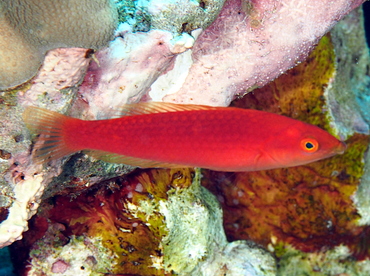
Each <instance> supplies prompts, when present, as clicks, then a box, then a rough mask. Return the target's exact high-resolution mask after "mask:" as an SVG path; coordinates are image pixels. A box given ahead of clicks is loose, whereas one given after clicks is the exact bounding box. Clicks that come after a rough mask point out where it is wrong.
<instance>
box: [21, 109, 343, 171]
mask: <svg viewBox="0 0 370 276" xmlns="http://www.w3.org/2000/svg"><path fill="white" fill-rule="evenodd" d="M23 118H24V120H25V122H26V125H27V127H28V128H29V129H30V130H32V131H33V132H36V133H38V134H40V136H39V141H38V142H37V143H36V144H35V151H34V155H35V159H36V160H37V161H39V162H40V161H42V162H43V161H46V160H48V159H56V158H61V157H63V156H65V155H69V154H71V153H74V152H77V151H81V150H87V154H90V155H92V156H94V157H97V158H99V159H102V160H105V161H108V162H113V163H124V164H128V165H132V166H138V167H145V168H148V167H200V168H207V169H212V170H217V171H256V170H266V169H273V168H281V167H290V166H297V165H302V164H306V163H309V162H313V161H316V160H319V159H323V158H327V157H330V156H333V155H335V154H338V153H343V151H344V150H345V148H346V146H345V144H344V143H343V142H341V141H339V140H338V139H336V138H335V137H333V136H332V135H330V134H329V133H328V132H326V131H324V130H322V129H320V128H318V127H316V126H313V125H310V124H307V123H304V122H301V121H297V120H294V119H291V118H288V117H285V116H281V115H277V114H273V113H268V112H263V111H257V110H251V109H239V108H232V107H210V106H199V105H177V104H170V103H153V102H152V103H138V104H131V105H126V106H125V107H124V111H123V113H122V117H120V118H116V119H109V120H96V121H84V120H80V119H75V118H71V117H68V116H65V115H62V114H59V113H56V112H52V111H48V110H45V109H41V108H36V107H28V108H27V109H26V111H25V112H24V114H23ZM40 140H41V141H40Z"/></svg>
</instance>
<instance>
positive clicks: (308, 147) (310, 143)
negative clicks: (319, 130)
mask: <svg viewBox="0 0 370 276" xmlns="http://www.w3.org/2000/svg"><path fill="white" fill-rule="evenodd" d="M301 148H302V149H303V151H305V152H310V153H312V152H316V151H317V150H318V149H319V143H318V142H317V141H316V140H315V139H312V138H306V139H302V141H301Z"/></svg>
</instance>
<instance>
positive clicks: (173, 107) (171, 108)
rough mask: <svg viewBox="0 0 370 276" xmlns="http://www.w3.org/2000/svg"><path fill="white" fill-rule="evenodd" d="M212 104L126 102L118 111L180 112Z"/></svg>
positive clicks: (132, 113) (121, 113)
mask: <svg viewBox="0 0 370 276" xmlns="http://www.w3.org/2000/svg"><path fill="white" fill-rule="evenodd" d="M211 109H215V107H213V106H206V105H193V104H174V103H163V102H146V103H134V104H126V105H124V106H123V107H122V110H121V111H120V114H119V115H120V116H134V115H142V114H152V113H166V112H179V111H180V112H181V111H189V110H211Z"/></svg>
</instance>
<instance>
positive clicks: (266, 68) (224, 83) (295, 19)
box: [165, 0, 363, 105]
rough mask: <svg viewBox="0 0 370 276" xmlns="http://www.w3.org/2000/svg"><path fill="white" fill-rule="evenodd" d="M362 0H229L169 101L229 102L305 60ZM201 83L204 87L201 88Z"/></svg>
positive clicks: (196, 48)
mask: <svg viewBox="0 0 370 276" xmlns="http://www.w3.org/2000/svg"><path fill="white" fill-rule="evenodd" d="M362 2H363V0H350V1H349V0H337V1H329V0H311V1H306V0H279V1H276V0H251V1H248V0H228V1H227V2H226V3H225V6H224V8H223V10H222V11H221V13H220V15H219V17H218V18H217V19H216V21H215V22H213V24H212V25H211V26H210V27H209V28H207V29H206V30H205V31H204V32H203V33H202V34H201V35H200V37H199V38H198V40H197V41H196V44H195V45H194V48H193V53H192V60H193V64H192V65H191V67H190V69H189V73H188V75H187V77H186V79H185V81H184V84H183V86H182V87H181V89H180V90H179V91H178V92H176V93H175V94H172V95H169V96H167V97H166V98H165V99H166V100H167V101H174V102H179V103H181V102H183V103H198V104H202V103H203V104H212V105H228V104H229V103H230V101H231V100H233V98H234V97H235V96H236V95H238V94H245V93H247V92H248V91H250V90H252V89H253V88H255V87H258V86H262V85H264V84H266V83H268V82H269V81H271V80H273V79H275V78H276V77H278V76H279V75H280V74H282V73H283V72H285V71H286V70H287V69H289V68H291V67H293V66H295V65H296V64H297V63H299V62H300V61H302V60H304V59H305V58H306V57H307V55H308V53H309V52H310V51H311V50H312V48H313V47H314V46H315V44H316V43H317V42H318V40H319V39H320V38H321V37H322V36H323V35H324V34H325V33H326V32H327V31H329V30H330V29H331V28H332V27H333V26H334V24H335V23H336V22H337V21H339V20H340V19H341V18H342V17H343V16H344V15H346V14H347V13H348V12H349V11H351V10H352V9H354V8H355V7H357V6H359V5H360V4H361V3H362ZM199 87H202V89H199Z"/></svg>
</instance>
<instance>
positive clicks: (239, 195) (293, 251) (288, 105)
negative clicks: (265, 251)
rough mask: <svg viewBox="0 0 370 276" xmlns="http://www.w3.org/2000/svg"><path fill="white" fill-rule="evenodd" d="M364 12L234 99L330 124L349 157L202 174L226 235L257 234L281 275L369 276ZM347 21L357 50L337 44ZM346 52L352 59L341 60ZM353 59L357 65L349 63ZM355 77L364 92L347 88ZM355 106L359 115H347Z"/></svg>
mask: <svg viewBox="0 0 370 276" xmlns="http://www.w3.org/2000/svg"><path fill="white" fill-rule="evenodd" d="M360 16H361V11H360V10H357V11H355V12H354V13H352V14H351V15H349V16H348V17H346V18H345V20H344V21H343V22H342V23H340V24H339V26H338V27H335V29H334V32H332V33H331V35H330V36H326V37H324V38H323V39H322V40H321V41H320V43H319V44H318V46H317V48H316V49H315V50H314V52H313V53H312V54H311V55H310V56H309V57H308V59H307V60H306V61H305V62H303V63H301V64H300V65H299V66H297V67H296V68H294V69H291V70H290V71H288V72H287V74H285V75H283V76H281V77H279V78H278V79H276V80H275V81H274V82H272V83H269V84H268V85H266V86H265V87H263V88H260V89H256V90H254V91H253V92H251V93H249V94H248V95H246V96H245V97H244V98H242V99H239V100H236V101H235V102H234V103H233V104H234V105H236V106H243V107H247V108H257V109H264V110H269V111H273V112H277V113H283V114H286V115H288V116H290V117H293V118H299V119H300V120H305V121H307V122H311V123H314V124H317V125H320V126H321V127H322V128H327V129H330V128H332V131H333V133H336V134H337V135H340V136H342V137H345V138H346V139H347V140H346V143H347V147H348V148H347V151H346V152H345V154H344V155H341V156H336V157H334V158H331V159H328V160H323V161H319V162H316V163H312V164H309V165H307V166H301V167H296V168H287V169H278V170H270V171H261V172H250V173H232V174H231V173H229V174H222V173H219V172H207V171H205V172H204V175H205V179H204V184H205V186H206V187H207V188H209V189H210V190H211V191H213V192H214V193H215V194H216V195H217V197H218V199H219V201H220V202H221V203H222V206H223V209H224V226H225V231H226V234H227V236H228V239H229V240H239V239H251V240H253V241H255V242H257V243H259V244H263V245H264V246H265V247H266V248H269V250H270V251H272V252H274V254H275V256H276V257H277V258H278V264H279V269H278V275H303V274H305V273H307V275H308V274H309V275H323V274H324V275H338V273H348V275H367V274H366V271H368V270H369V262H368V261H367V259H368V258H369V256H370V255H369V254H370V252H369V243H368V241H367V239H368V234H369V227H368V226H361V224H364V223H366V222H367V221H368V220H369V215H368V209H369V207H368V206H369V205H368V193H367V191H368V179H367V177H366V175H364V172H366V171H368V167H369V163H368V162H367V159H368V157H366V151H367V149H368V145H369V136H368V132H367V130H368V128H367V126H366V123H365V121H364V119H362V117H361V114H362V112H361V107H362V106H360V105H359V104H358V101H357V100H356V97H357V96H359V95H361V96H362V97H366V95H368V93H369V92H368V91H366V90H364V89H363V86H362V85H366V83H367V81H368V80H367V77H365V78H362V79H361V75H366V72H367V70H368V69H367V66H366V64H368V59H367V58H366V57H367V56H368V53H367V48H366V44H365V41H364V38H363V36H362V35H363V32H362V30H361V28H362V27H361V20H359V19H360V18H361V17H360ZM354 23H355V24H354ZM347 24H354V25H353V26H358V30H359V33H357V34H353V36H352V37H349V38H348V39H349V40H350V39H351V38H352V39H353V40H352V43H354V41H355V43H357V45H358V44H361V45H362V47H359V46H357V47H359V48H357V49H356V47H355V48H353V50H354V52H352V49H351V48H347V46H346V45H348V44H349V43H350V41H351V40H350V41H347V40H346V43H343V44H339V45H341V46H342V47H340V46H339V45H338V44H336V43H337V42H338V41H340V40H339V39H340V38H342V34H343V33H342V32H341V30H342V28H343V26H346V25H347ZM338 35H340V36H339V37H338ZM334 49H336V50H335V51H334ZM349 49H351V50H349ZM343 51H346V53H347V54H346V59H341V57H342V56H345V54H344V52H343ZM337 54H338V55H337ZM354 57H355V58H356V59H357V60H358V61H359V63H358V64H356V65H353V64H351V65H349V63H348V59H353V58H354ZM348 67H352V69H351V68H348ZM352 79H354V80H358V83H356V86H355V87H356V88H359V89H356V88H354V87H352V88H351V89H349V88H348V87H349V85H348V83H350V82H351V81H352ZM346 88H348V89H346ZM333 99H336V102H335V104H332V101H333ZM349 108H351V110H353V112H348V111H347V113H345V112H343V110H344V109H347V110H349ZM344 114H347V115H346V120H345V122H344V123H342V119H343V115H344ZM334 118H335V119H334ZM333 127H334V128H333ZM358 132H361V133H358ZM364 133H366V134H364ZM364 158H366V159H365V160H366V163H364V162H363V161H364ZM355 192H356V194H355ZM354 195H355V197H354ZM353 199H355V201H356V199H357V202H356V203H357V204H356V206H355V205H354V202H353ZM356 207H357V208H356ZM297 249H298V250H297ZM303 252H304V253H303ZM298 260H301V261H298ZM356 273H359V274H356ZM361 273H363V274H361Z"/></svg>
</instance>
